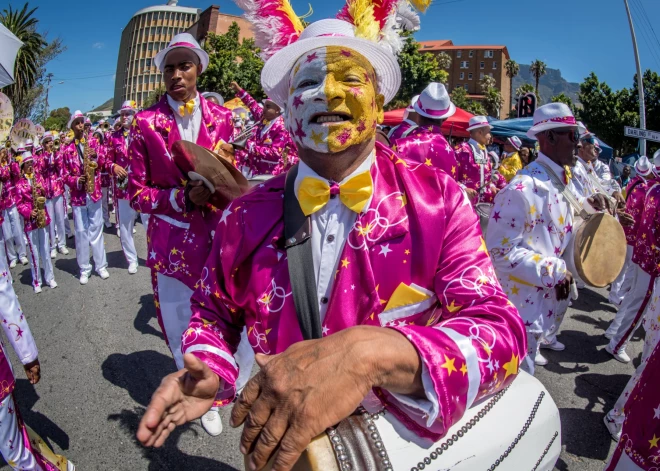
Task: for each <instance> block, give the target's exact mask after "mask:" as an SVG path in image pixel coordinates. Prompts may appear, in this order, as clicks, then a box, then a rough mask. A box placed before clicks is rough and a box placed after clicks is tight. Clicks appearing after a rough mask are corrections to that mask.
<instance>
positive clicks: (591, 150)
mask: <svg viewBox="0 0 660 471" xmlns="http://www.w3.org/2000/svg"><path fill="white" fill-rule="evenodd" d="M597 143H598V141H597V140H596V136H595V135H594V134H592V133H590V132H589V131H586V132H585V133H584V134H582V135H581V136H580V144H581V145H582V147H581V149H580V151H579V153H578V155H579V157H580V163H581V164H582V165H583V166H584V168H585V169H586V170H587V173H588V174H590V175H592V176H593V177H594V178H596V179H597V180H598V182H599V183H600V184H601V186H602V187H603V189H605V191H607V194H608V195H610V196H612V197H613V198H616V200H617V202H618V205H619V206H621V207H623V206H625V205H626V200H625V198H624V197H623V195H622V194H621V187H620V186H619V184H618V183H617V182H616V180H615V179H614V178H612V172H611V171H610V168H609V166H608V165H607V164H606V163H604V162H602V161H600V160H599V159H598V155H599V154H600V152H599V148H600V147H599V146H597V145H596V144H597Z"/></svg>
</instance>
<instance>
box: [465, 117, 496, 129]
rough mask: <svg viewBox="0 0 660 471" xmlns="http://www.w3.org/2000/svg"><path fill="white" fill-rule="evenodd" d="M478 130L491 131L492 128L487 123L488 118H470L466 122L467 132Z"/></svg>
mask: <svg viewBox="0 0 660 471" xmlns="http://www.w3.org/2000/svg"><path fill="white" fill-rule="evenodd" d="M479 128H488V129H491V128H492V126H491V125H490V123H489V122H488V118H486V117H485V116H473V117H472V118H470V121H468V127H467V129H466V131H467V132H472V131H474V130H475V129H479Z"/></svg>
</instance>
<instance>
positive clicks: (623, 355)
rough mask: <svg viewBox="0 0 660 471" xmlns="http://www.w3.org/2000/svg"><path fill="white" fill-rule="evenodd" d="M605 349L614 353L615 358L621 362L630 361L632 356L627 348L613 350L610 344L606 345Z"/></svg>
mask: <svg viewBox="0 0 660 471" xmlns="http://www.w3.org/2000/svg"><path fill="white" fill-rule="evenodd" d="M605 351H606V352H607V353H609V354H610V355H612V356H613V357H614V359H615V360H617V361H620V362H621V363H630V357H629V356H628V354H627V353H626V350H625V349H621V350H619V351H618V352H615V351H613V350H612V349H611V348H610V346H609V345H608V346H607V347H605Z"/></svg>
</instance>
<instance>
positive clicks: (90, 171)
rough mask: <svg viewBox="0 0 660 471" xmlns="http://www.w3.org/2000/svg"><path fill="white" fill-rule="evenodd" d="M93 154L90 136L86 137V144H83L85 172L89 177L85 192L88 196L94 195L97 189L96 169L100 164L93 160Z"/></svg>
mask: <svg viewBox="0 0 660 471" xmlns="http://www.w3.org/2000/svg"><path fill="white" fill-rule="evenodd" d="M91 153H92V150H91V149H90V148H89V136H87V137H85V142H84V143H83V172H84V174H85V177H87V182H86V183H85V191H86V192H87V194H88V195H91V194H92V193H94V189H95V188H96V182H95V180H94V176H95V174H96V169H97V168H98V166H99V164H97V163H96V162H94V161H93V160H92V159H91V157H90V155H91Z"/></svg>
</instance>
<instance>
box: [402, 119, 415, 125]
mask: <svg viewBox="0 0 660 471" xmlns="http://www.w3.org/2000/svg"><path fill="white" fill-rule="evenodd" d="M403 121H404V122H405V123H408V124H410V125H411V126H417V123H416V122H414V121H411V120H409V119H408V118H406V119H404V120H403Z"/></svg>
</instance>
